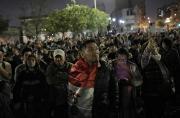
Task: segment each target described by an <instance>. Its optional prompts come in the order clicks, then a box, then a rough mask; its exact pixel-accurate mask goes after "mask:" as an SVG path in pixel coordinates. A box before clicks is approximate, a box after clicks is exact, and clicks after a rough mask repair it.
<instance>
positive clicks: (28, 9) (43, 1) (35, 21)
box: [20, 0, 50, 39]
mask: <svg viewBox="0 0 180 118" xmlns="http://www.w3.org/2000/svg"><path fill="white" fill-rule="evenodd" d="M21 1H22V2H21V5H20V10H21V12H22V16H21V17H20V19H21V23H22V25H23V29H24V30H25V32H26V35H32V36H35V38H36V39H37V37H38V35H39V33H40V32H41V29H42V25H43V17H44V16H46V14H47V13H48V9H47V8H48V7H47V5H48V2H50V0H28V1H27V0H21Z"/></svg>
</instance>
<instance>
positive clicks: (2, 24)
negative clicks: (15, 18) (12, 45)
mask: <svg viewBox="0 0 180 118" xmlns="http://www.w3.org/2000/svg"><path fill="white" fill-rule="evenodd" d="M8 26H9V24H8V20H6V19H4V18H2V16H0V34H2V33H3V32H4V31H6V30H7V29H8Z"/></svg>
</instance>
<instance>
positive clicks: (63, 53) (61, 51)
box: [53, 49, 65, 58]
mask: <svg viewBox="0 0 180 118" xmlns="http://www.w3.org/2000/svg"><path fill="white" fill-rule="evenodd" d="M57 55H60V56H62V57H63V58H65V52H64V51H63V50H61V49H56V50H54V53H53V57H54V58H55V57H56V56H57Z"/></svg>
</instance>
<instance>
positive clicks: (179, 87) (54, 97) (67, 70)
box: [0, 30, 180, 118]
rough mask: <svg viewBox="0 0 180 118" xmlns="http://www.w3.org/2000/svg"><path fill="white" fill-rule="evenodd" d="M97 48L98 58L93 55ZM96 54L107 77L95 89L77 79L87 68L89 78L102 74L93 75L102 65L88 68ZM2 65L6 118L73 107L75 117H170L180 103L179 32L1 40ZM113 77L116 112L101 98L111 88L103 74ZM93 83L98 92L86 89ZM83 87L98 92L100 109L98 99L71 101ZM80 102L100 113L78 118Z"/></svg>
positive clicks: (35, 117)
mask: <svg viewBox="0 0 180 118" xmlns="http://www.w3.org/2000/svg"><path fill="white" fill-rule="evenodd" d="M88 41H89V42H88ZM90 44H91V45H90ZM94 44H96V45H94ZM88 46H89V47H88ZM91 46H92V47H91ZM95 48H97V49H95ZM94 49H95V52H94V53H98V56H97V55H93V54H94V53H93V51H94ZM86 51H87V52H86ZM88 51H89V52H88ZM91 53H92V54H91ZM88 54H90V55H88ZM86 56H87V57H86ZM93 57H95V58H98V60H96V59H95V61H94V62H96V63H97V68H102V67H103V68H102V70H101V69H100V70H101V71H102V72H101V74H100V75H99V76H103V77H99V78H101V79H99V81H98V82H97V83H100V84H98V85H100V86H98V87H97V89H98V90H99V91H98V90H97V91H95V88H96V83H93V82H84V83H81V82H80V81H78V82H79V83H78V82H76V79H73V78H72V76H73V77H74V78H77V79H79V80H81V79H83V75H79V76H77V75H78V74H77V73H80V72H81V71H84V70H87V71H90V72H89V73H88V74H89V75H90V77H89V79H93V77H94V76H98V74H95V73H93V72H94V71H95V72H97V73H98V72H99V71H97V70H96V69H97V68H96V66H93V64H92V68H90V67H89V66H88V67H87V65H88V64H86V63H85V61H84V60H83V59H84V58H87V60H88V59H89V60H93ZM77 62H78V63H77ZM0 63H1V65H0V117H1V118H13V117H15V118H21V117H22V118H40V117H42V118H51V117H52V118H57V117H59V118H61V117H62V118H67V117H68V116H69V113H67V111H71V113H72V114H73V115H72V116H70V118H76V117H78V118H81V117H82V118H91V117H92V118H98V117H99V118H100V117H107V118H110V117H111V118H140V117H141V118H160V117H170V116H169V115H170V114H168V113H170V111H171V109H170V108H177V107H178V105H179V106H180V101H179V99H180V77H179V72H180V31H179V30H172V31H168V32H162V33H156V34H152V33H141V32H139V33H128V34H115V35H111V34H108V35H106V36H97V37H93V38H90V39H85V38H76V39H70V38H65V39H60V40H58V41H52V40H51V41H45V42H43V41H41V40H35V41H34V42H30V41H29V42H28V43H27V44H24V43H18V44H14V45H12V44H1V45H0ZM78 64H80V65H78ZM57 65H58V66H57ZM106 67H107V69H108V70H109V74H107V73H108V72H106V71H107V70H106V69H105V68H106ZM103 73H104V75H103ZM106 74H107V75H106ZM81 76H82V77H81ZM108 76H109V77H110V78H114V79H112V81H111V79H110V83H111V84H110V85H112V87H109V88H112V89H110V90H108V91H109V92H108V93H110V94H109V95H108V96H103V95H104V94H103V95H102V96H103V100H106V99H109V102H110V103H111V105H109V106H108V108H107V109H108V110H109V111H110V112H111V113H110V115H109V114H106V113H108V112H109V111H108V110H107V111H108V112H104V111H106V110H105V106H104V107H102V106H103V103H102V105H99V106H98V103H99V102H102V101H103V100H102V101H101V99H100V98H101V97H100V96H101V92H102V93H103V92H104V91H103V90H105V89H101V86H106V82H104V80H103V78H106V77H108ZM91 77H92V78H91ZM59 78H60V79H59ZM132 78H135V79H132ZM91 81H95V80H91ZM69 83H71V84H69ZM77 83H78V84H77ZM114 83H115V84H114ZM79 84H81V85H79ZM82 84H83V85H82ZM116 84H117V86H116ZM67 86H68V87H69V88H71V90H68V89H69V88H68V87H67ZM92 86H93V87H94V89H93V90H91V89H88V90H87V89H83V90H81V89H82V88H83V87H84V88H92ZM78 87H79V88H78ZM4 88H6V89H4ZM107 88H108V87H107ZM75 89H76V90H75ZM73 90H75V93H73ZM80 90H81V91H85V92H87V93H88V95H91V94H93V93H92V91H94V95H92V96H93V98H94V99H93V100H91V101H93V102H94V101H95V102H96V103H94V104H97V105H95V107H93V108H94V109H93V108H91V107H89V106H88V104H92V103H88V102H87V101H86V102H85V103H83V102H82V103H81V101H83V100H84V99H82V100H79V101H78V102H77V99H75V98H72V99H73V100H74V101H73V102H72V101H71V102H69V101H70V100H69V99H70V98H69V97H70V96H71V95H70V94H75V95H76V97H77V96H78V94H77V91H80ZM100 90H102V91H100ZM70 92H72V93H70ZM98 92H99V93H98ZM98 95H99V96H98ZM79 96H81V95H79ZM96 97H97V98H96ZM98 97H100V98H98ZM106 97H107V98H106ZM90 98H91V97H89V99H90ZM95 98H96V99H97V100H95ZM89 99H88V100H89ZM91 99H92V98H91ZM105 102H107V101H105ZM74 104H75V106H76V105H79V106H81V105H82V104H83V105H82V106H81V107H80V108H82V107H87V109H91V110H90V111H91V112H92V111H93V113H94V114H93V115H92V116H89V115H87V116H86V115H84V116H83V115H82V114H80V115H79V116H78V115H77V116H76V111H77V109H76V107H73V106H74ZM86 104H87V105H86ZM104 104H105V103H104ZM69 106H71V108H72V109H70V107H69ZM96 107H97V108H96ZM92 109H93V110H92ZM99 109H101V110H99ZM103 110H104V111H103ZM176 110H177V109H176ZM102 111H103V112H102ZM179 112H180V110H179ZM81 113H83V114H90V113H89V111H88V110H82V111H81ZM97 114H101V115H100V116H99V115H97ZM103 114H104V116H103ZM171 115H172V114H171ZM75 116H76V117H75ZM171 117H172V116H171ZM173 117H175V116H173Z"/></svg>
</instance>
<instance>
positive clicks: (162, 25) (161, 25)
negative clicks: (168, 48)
mask: <svg viewBox="0 0 180 118" xmlns="http://www.w3.org/2000/svg"><path fill="white" fill-rule="evenodd" d="M164 26H165V23H164V21H163V20H161V19H159V20H157V21H156V27H159V28H162V27H164Z"/></svg>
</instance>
